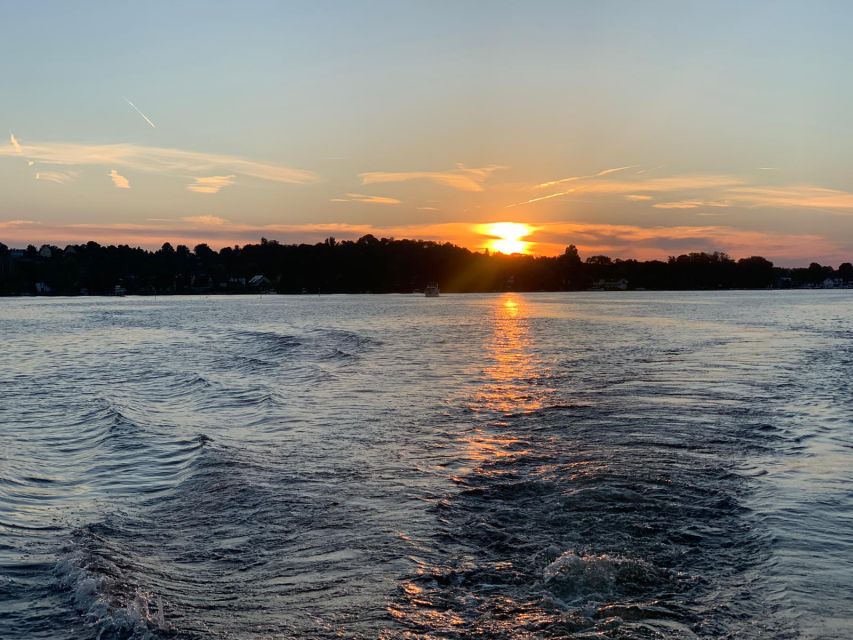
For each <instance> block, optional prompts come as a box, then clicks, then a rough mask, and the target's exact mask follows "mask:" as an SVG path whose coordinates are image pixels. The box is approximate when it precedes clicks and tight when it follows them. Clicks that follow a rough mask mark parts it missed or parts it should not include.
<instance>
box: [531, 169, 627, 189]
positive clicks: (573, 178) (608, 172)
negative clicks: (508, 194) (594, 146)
mask: <svg viewBox="0 0 853 640" xmlns="http://www.w3.org/2000/svg"><path fill="white" fill-rule="evenodd" d="M639 166H640V165H638V164H631V165H627V166H625V167H614V168H612V169H604V170H603V171H599V172H598V173H593V174H592V175H589V176H569V177H568V178H560V179H559V180H551V181H549V182H543V183H541V184H537V185H536V188H537V189H544V188H546V187H553V186H554V185H558V184H563V183H564V182H575V181H577V180H592V179H593V178H603V177H604V176H609V175H611V174H613V173H619V172H620V171H627V170H628V169H636V168H637V167H639Z"/></svg>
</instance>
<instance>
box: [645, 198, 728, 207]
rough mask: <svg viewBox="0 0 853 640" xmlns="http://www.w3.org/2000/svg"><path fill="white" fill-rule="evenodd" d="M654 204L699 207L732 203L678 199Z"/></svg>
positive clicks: (657, 205) (654, 205) (722, 205)
mask: <svg viewBox="0 0 853 640" xmlns="http://www.w3.org/2000/svg"><path fill="white" fill-rule="evenodd" d="M652 206H653V207H655V208H656V209H698V208H700V207H728V206H730V204H729V203H728V202H726V201H725V200H722V201H719V200H718V201H707V200H678V201H676V202H658V203H655V204H653V205H652Z"/></svg>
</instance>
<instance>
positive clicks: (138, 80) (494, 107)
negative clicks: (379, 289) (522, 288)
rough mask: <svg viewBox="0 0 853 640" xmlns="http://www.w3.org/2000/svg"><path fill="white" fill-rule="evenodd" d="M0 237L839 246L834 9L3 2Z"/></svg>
mask: <svg viewBox="0 0 853 640" xmlns="http://www.w3.org/2000/svg"><path fill="white" fill-rule="evenodd" d="M0 22H2V24H3V25H4V28H3V35H2V36H0V83H2V84H0V86H2V89H0V242H3V243H5V244H7V245H9V246H25V245H26V244H30V243H32V244H35V245H37V246H38V245H41V244H44V243H48V244H56V245H59V246H64V245H65V244H68V243H76V242H85V241H88V240H96V241H98V242H101V243H103V244H115V243H127V244H131V245H140V246H145V247H152V248H153V247H159V246H160V245H161V244H162V243H163V242H166V241H168V242H171V243H173V244H181V243H182V244H187V245H189V246H191V247H192V246H194V245H195V244H198V243H200V242H206V243H208V244H210V245H211V246H212V247H213V248H220V247H222V246H227V245H234V244H245V243H247V242H257V241H258V240H259V239H260V238H261V237H266V238H270V239H277V240H279V241H280V242H288V243H289V242H317V241H320V240H322V239H323V238H326V237H328V236H334V237H336V238H337V239H339V240H340V239H350V238H352V239H354V238H357V237H359V236H361V235H364V234H366V233H373V234H374V235H376V236H385V237H395V238H404V237H406V238H421V239H429V240H438V241H450V242H454V243H457V244H461V245H464V246H467V247H469V248H471V249H476V250H481V249H482V248H484V247H489V246H493V245H491V244H490V243H491V242H492V241H493V240H494V237H493V236H494V234H493V233H492V234H491V235H490V232H489V229H491V227H489V226H488V225H489V224H490V223H498V222H516V223H523V224H526V225H527V230H528V233H527V235H525V236H524V237H523V241H524V242H525V243H527V244H525V245H524V246H525V247H526V250H528V251H530V252H532V253H535V254H539V255H555V254H559V253H562V252H563V250H564V249H565V247H566V246H567V245H568V244H575V245H577V247H578V249H579V250H580V253H581V255H582V256H584V257H586V256H590V255H596V254H606V255H610V256H613V257H621V258H630V257H635V258H641V259H648V258H665V257H667V256H670V255H678V254H680V253H685V252H689V251H715V250H720V251H725V252H728V253H729V254H731V255H733V256H734V257H744V256H750V255H763V256H765V257H768V258H770V259H771V260H773V261H774V262H776V263H777V264H781V265H787V266H795V265H803V264H808V263H809V262H811V261H818V262H821V263H824V264H833V265H836V266H837V264H838V263H840V262H843V261H848V260H851V259H853V144H851V142H853V83H851V82H850V78H851V72H853V38H850V37H849V34H850V33H851V32H853V5H850V4H849V3H846V2H815V1H811V2H805V1H803V2H785V1H784V0H778V1H772V2H770V1H768V2H764V1H753V2H747V1H744V0H740V1H738V2H725V1H719V2H699V1H690V0H680V1H674V0H673V1H660V0H657V1H656V0H648V1H645V2H635V1H629V0H625V1H621V2H616V1H611V0H600V1H596V2H589V1H583V2H582V1H570V0H564V1H561V2H536V1H524V2H522V1H517V2H500V1H489V2H486V1H485V0H482V1H479V2H473V1H465V2H458V1H454V2H451V1H443V0H430V1H429V2H426V1H423V2H413V1H402V0H396V1H392V2H371V1H363V2H347V3H344V2H327V1H316V0H314V1H310V2H285V1H277V2H261V1H255V2H246V3H234V2H216V1H207V2H191V1H185V2H157V1H153V2H147V3H144V4H142V3H131V2H120V1H119V2H117V1H113V2H94V1H90V2H81V3H60V2H40V1H38V0H34V1H31V2H13V1H12V0H0Z"/></svg>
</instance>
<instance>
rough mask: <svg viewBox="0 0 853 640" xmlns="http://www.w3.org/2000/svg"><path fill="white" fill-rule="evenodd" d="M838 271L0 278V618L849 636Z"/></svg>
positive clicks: (851, 543) (65, 622) (851, 567)
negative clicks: (84, 292)
mask: <svg viewBox="0 0 853 640" xmlns="http://www.w3.org/2000/svg"><path fill="white" fill-rule="evenodd" d="M851 399H853V292H851V291H837V292H832V291H820V292H807V291H788V292H718V293H653V292H636V293H627V292H626V293H566V294H544V293H543V294H532V295H530V294H502V295H446V296H442V297H440V298H435V299H427V298H424V297H422V296H413V295H409V296H393V295H391V296H323V297H313V296H300V297H276V296H267V297H263V298H260V297H210V298H204V297H184V298H181V297H174V298H156V299H154V298H135V299H134V298H115V299H107V298H77V299H34V298H32V299H3V300H0V638H3V639H4V640H33V639H40V638H49V639H62V640H65V639H69V640H70V639H72V638H73V639H95V638H101V639H111V638H177V639H184V638H187V639H190V638H198V639H203V638H223V639H225V638H227V639H252V640H254V639H269V638H383V639H386V640H387V639H391V638H408V639H415V638H422V639H428V638H430V639H432V638H564V637H570V638H593V637H595V638H601V637H604V638H696V637H698V638H738V639H741V638H744V639H751V638H825V639H830V638H831V639H837V638H843V637H853V618H851V604H850V603H851V602H853V456H851V453H853V451H851V447H853V402H851Z"/></svg>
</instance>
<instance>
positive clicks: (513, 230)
mask: <svg viewBox="0 0 853 640" xmlns="http://www.w3.org/2000/svg"><path fill="white" fill-rule="evenodd" d="M477 232H478V233H481V234H483V235H485V236H489V238H490V240H489V242H488V244H487V245H486V246H487V248H488V249H490V250H492V251H499V252H500V253H504V254H507V255H511V254H513V253H530V246H531V244H533V243H531V242H527V241H525V240H522V238H525V237H526V236H529V235H530V234H531V233H533V227H531V226H530V225H527V224H524V223H522V222H493V223H491V224H482V225H479V226H478V227H477Z"/></svg>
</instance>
